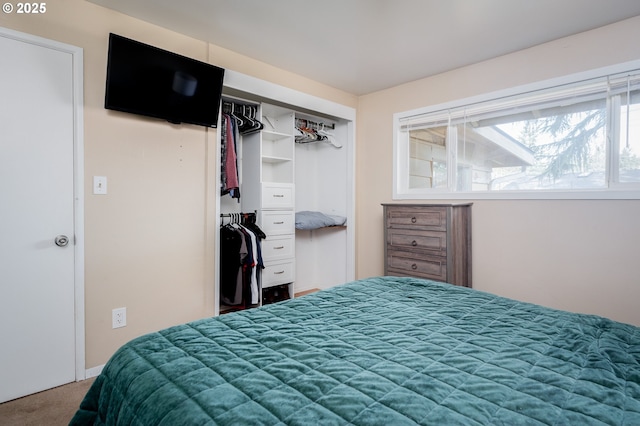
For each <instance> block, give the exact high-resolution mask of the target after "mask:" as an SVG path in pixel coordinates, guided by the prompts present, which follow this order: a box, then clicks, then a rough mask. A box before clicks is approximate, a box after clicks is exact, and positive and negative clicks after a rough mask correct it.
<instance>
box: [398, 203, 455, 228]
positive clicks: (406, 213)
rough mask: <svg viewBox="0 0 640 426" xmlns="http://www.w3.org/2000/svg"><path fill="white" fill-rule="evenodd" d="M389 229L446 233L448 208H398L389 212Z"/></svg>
mask: <svg viewBox="0 0 640 426" xmlns="http://www.w3.org/2000/svg"><path fill="white" fill-rule="evenodd" d="M386 220H387V227H389V228H413V229H417V228H421V229H428V230H432V231H446V229H447V208H446V207H428V208H425V207H396V208H392V209H388V210H387V218H386Z"/></svg>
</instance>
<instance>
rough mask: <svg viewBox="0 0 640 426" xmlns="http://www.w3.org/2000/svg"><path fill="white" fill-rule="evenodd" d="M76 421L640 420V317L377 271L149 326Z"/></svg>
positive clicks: (96, 386)
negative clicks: (621, 317) (634, 321)
mask: <svg viewBox="0 0 640 426" xmlns="http://www.w3.org/2000/svg"><path fill="white" fill-rule="evenodd" d="M71 424H73V425H81V424H96V425H115V424H117V425H145V426H150V425H217V424H219V425H230V424H233V425H253V424H260V425H285V424H286V425H316V424H322V425H343V424H354V425H409V424H424V425H444V424H446V425H455V424H460V425H516V424H518V425H522V424H530V425H569V424H571V425H574V424H575V425H591V424H593V425H604V424H608V425H623V424H628V425H638V424H640V328H638V327H634V326H631V325H628V324H622V323H619V322H615V321H611V320H608V319H605V318H601V317H598V316H591V315H581V314H575V313H568V312H563V311H558V310H552V309H548V308H544V307H541V306H537V305H533V304H526V303H521V302H517V301H514V300H509V299H505V298H501V297H497V296H495V295H491V294H487V293H483V292H480V291H477V290H473V289H469V288H463V287H457V286H452V285H449V284H441V283H436V282H431V281H425V280H420V279H415V278H397V277H376V278H370V279H365V280H360V281H355V282H352V283H348V284H344V285H341V286H337V287H334V288H331V289H329V290H324V291H321V292H318V293H314V294H311V295H307V296H304V297H300V298H296V299H293V300H289V301H285V302H281V303H277V304H273V305H268V306H263V307H261V308H257V309H251V310H247V311H241V312H235V313H231V314H226V315H222V316H220V317H216V318H209V319H203V320H199V321H195V322H191V323H188V324H184V325H180V326H176V327H171V328H168V329H166V330H162V331H159V332H157V333H151V334H148V335H145V336H142V337H140V338H137V339H135V340H133V341H131V342H129V343H127V344H126V345H124V346H123V347H122V348H120V349H119V350H118V351H117V352H116V353H115V354H114V355H113V357H112V358H111V359H110V360H109V362H108V363H107V364H106V366H105V367H104V369H103V371H102V373H101V374H100V376H98V377H97V378H96V381H95V382H94V383H93V385H92V387H91V389H90V390H89V392H88V393H87V395H86V397H85V399H84V400H83V402H82V404H81V406H80V409H79V410H78V412H77V413H76V415H75V417H74V419H73V420H72V422H71Z"/></svg>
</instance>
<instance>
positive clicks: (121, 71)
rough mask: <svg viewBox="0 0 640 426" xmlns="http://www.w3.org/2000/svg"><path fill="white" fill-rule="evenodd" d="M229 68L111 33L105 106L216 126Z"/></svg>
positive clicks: (177, 120) (169, 119) (183, 121)
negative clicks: (225, 73)
mask: <svg viewBox="0 0 640 426" xmlns="http://www.w3.org/2000/svg"><path fill="white" fill-rule="evenodd" d="M223 79H224V69H222V68H219V67H216V66H214V65H211V64H207V63H204V62H201V61H197V60H195V59H191V58H187V57H186V56H182V55H178V54H176V53H172V52H169V51H167V50H163V49H159V48H157V47H154V46H150V45H148V44H144V43H140V42H138V41H135V40H131V39H128V38H126V37H122V36H119V35H116V34H109V55H108V59H107V84H106V92H105V100H104V107H105V108H107V109H112V110H117V111H124V112H129V113H133V114H140V115H146V116H149V117H156V118H161V119H164V120H167V121H169V122H171V123H190V124H197V125H201V126H207V127H217V125H218V112H219V109H220V96H221V94H222V83H223Z"/></svg>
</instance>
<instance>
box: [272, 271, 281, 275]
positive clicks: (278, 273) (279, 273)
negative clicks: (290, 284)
mask: <svg viewBox="0 0 640 426" xmlns="http://www.w3.org/2000/svg"><path fill="white" fill-rule="evenodd" d="M273 274H274V275H281V274H284V271H280V272H274V273H273Z"/></svg>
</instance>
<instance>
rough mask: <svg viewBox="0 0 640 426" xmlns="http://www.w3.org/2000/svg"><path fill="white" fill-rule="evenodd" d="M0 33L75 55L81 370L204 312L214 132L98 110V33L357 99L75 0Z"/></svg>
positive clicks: (21, 18)
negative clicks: (120, 321) (118, 320)
mask: <svg viewBox="0 0 640 426" xmlns="http://www.w3.org/2000/svg"><path fill="white" fill-rule="evenodd" d="M0 26H3V27H6V28H10V29H13V30H17V31H22V32H26V33H30V34H34V35H38V36H41V37H46V38H49V39H53V40H56V41H59V42H63V43H68V44H72V45H75V46H79V47H81V48H83V49H84V116H85V121H84V131H85V132H84V149H85V238H86V240H85V245H86V248H85V250H86V252H85V269H86V273H85V311H86V314H85V315H86V367H87V368H92V367H95V366H98V365H101V364H104V363H105V362H106V361H107V359H108V358H109V357H110V356H111V354H112V353H113V352H114V351H115V350H116V349H117V348H118V347H119V346H120V345H122V344H123V343H125V342H126V341H128V340H130V339H131V338H133V337H136V336H138V335H140V334H143V333H146V332H149V331H155V330H158V329H161V328H164V327H167V326H171V325H174V324H178V323H182V322H185V321H189V320H193V319H196V318H202V317H204V316H209V315H212V314H213V286H214V283H213V261H214V259H215V257H214V256H215V252H214V251H213V250H212V249H211V248H212V247H213V246H214V238H215V229H212V224H215V220H214V219H215V217H214V212H215V200H213V201H212V200H211V198H213V197H214V196H215V185H216V181H215V180H214V179H216V177H215V173H214V170H215V155H216V154H215V153H216V142H217V135H216V131H215V130H212V129H205V128H204V127H199V126H190V125H184V126H175V125H171V124H169V123H166V122H163V121H159V120H153V119H147V118H143V117H139V116H134V115H129V114H124V113H118V112H114V111H107V110H105V109H104V107H103V105H104V84H105V75H106V60H107V41H108V34H109V32H114V33H118V34H121V35H124V36H127V37H131V38H134V39H137V40H140V41H142V42H146V43H149V44H153V45H155V46H158V47H161V48H164V49H168V50H172V51H175V52H177V53H180V54H183V55H186V56H190V57H192V58H195V59H199V60H202V61H208V62H211V63H214V64H216V65H219V66H222V67H224V68H228V69H233V70H235V71H238V72H242V73H244V74H248V75H252V76H255V77H258V78H261V79H264V80H268V81H271V82H273V83H276V84H281V85H284V86H287V87H290V88H292V89H296V90H300V91H303V92H307V93H309V94H312V95H315V96H319V97H323V98H325V99H329V100H331V101H334V102H338V103H341V104H345V105H348V106H350V107H355V106H356V104H357V98H356V97H355V96H353V95H350V94H348V93H344V92H341V91H339V90H336V89H333V88H330V87H326V86H323V85H321V84H319V83H317V82H314V81H311V80H308V79H305V78H302V77H300V76H297V75H295V74H292V73H289V72H286V71H284V70H279V69H277V68H274V67H272V66H269V65H267V64H264V63H260V62H258V61H255V60H253V59H251V58H247V57H243V56H241V55H238V54H236V53H234V52H231V51H228V50H225V49H222V48H219V47H218V46H214V45H209V44H207V43H205V42H202V41H198V40H195V39H192V38H189V37H186V36H183V35H180V34H177V33H174V32H171V31H168V30H165V29H163V28H160V27H157V26H154V25H150V24H148V23H145V22H142V21H139V20H136V19H133V18H130V17H127V16H125V15H122V14H120V13H117V12H114V11H111V10H109V9H105V8H102V7H100V6H96V5H94V4H92V3H88V2H86V1H83V0H56V1H55V2H51V3H48V4H47V12H46V13H45V14H42V15H38V16H34V15H31V16H29V15H16V14H11V15H7V14H4V13H3V14H0ZM93 176H106V177H107V178H108V189H109V193H108V194H107V195H100V196H97V195H93V194H92V193H91V187H92V179H93ZM207 177H209V178H210V180H209V182H210V183H208V182H207V179H206V178H207ZM207 195H208V198H207ZM123 306H124V307H126V308H127V326H126V327H124V328H120V329H116V330H113V329H112V328H111V310H112V309H113V308H117V307H123Z"/></svg>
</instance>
